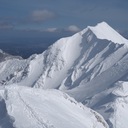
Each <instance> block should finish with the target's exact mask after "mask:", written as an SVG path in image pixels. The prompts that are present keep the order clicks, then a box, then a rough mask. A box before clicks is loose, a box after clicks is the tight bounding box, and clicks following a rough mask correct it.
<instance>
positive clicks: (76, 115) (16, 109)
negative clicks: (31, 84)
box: [0, 85, 108, 128]
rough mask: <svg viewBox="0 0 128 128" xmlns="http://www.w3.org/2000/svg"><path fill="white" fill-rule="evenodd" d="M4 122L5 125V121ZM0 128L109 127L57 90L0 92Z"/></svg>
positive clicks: (94, 113)
mask: <svg viewBox="0 0 128 128" xmlns="http://www.w3.org/2000/svg"><path fill="white" fill-rule="evenodd" d="M5 120H6V122H7V123H5V122H4V121H5ZM0 126H1V127H2V128H15V127H16V128H94V127H95V128H108V125H107V124H106V122H105V121H104V119H103V118H102V117H101V116H100V115H99V114H98V113H96V112H95V111H93V110H91V109H89V108H87V107H85V106H83V105H82V104H80V103H77V102H76V101H75V100H74V99H73V98H71V97H69V96H68V95H67V94H65V93H62V92H60V91H57V90H45V91H43V90H40V89H32V88H26V87H18V86H14V85H13V86H10V87H6V88H3V89H2V88H1V89H0Z"/></svg>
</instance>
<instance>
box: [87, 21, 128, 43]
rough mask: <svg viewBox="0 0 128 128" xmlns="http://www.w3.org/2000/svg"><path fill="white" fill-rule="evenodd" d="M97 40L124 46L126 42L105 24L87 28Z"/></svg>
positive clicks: (127, 41)
mask: <svg viewBox="0 0 128 128" xmlns="http://www.w3.org/2000/svg"><path fill="white" fill-rule="evenodd" d="M87 28H88V29H90V30H91V31H92V32H93V33H94V34H95V35H96V37H97V38H98V39H106V40H109V41H112V42H113V43H118V44H126V45H128V40H127V39H125V38H124V37H122V36H121V35H120V34H119V33H118V32H117V31H115V30H114V29H113V28H112V27H110V26H109V25H108V24H107V23H106V22H101V23H98V24H97V25H96V26H94V27H93V26H88V27H87Z"/></svg>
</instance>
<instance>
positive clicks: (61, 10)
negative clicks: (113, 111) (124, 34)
mask: <svg viewBox="0 0 128 128" xmlns="http://www.w3.org/2000/svg"><path fill="white" fill-rule="evenodd" d="M102 21H105V22H107V23H108V24H109V25H110V26H112V27H113V28H114V29H117V30H127V29H128V0H0V42H2V41H5V39H6V40H14V39H19V38H20V39H21V38H22V39H23V38H24V39H25V38H29V39H31V40H32V39H33V38H40V37H49V38H51V37H56V36H57V37H58V38H59V37H61V36H66V35H71V34H73V33H75V32H78V31H80V30H82V29H84V28H86V27H87V26H88V25H90V26H94V25H96V24H97V23H99V22H102Z"/></svg>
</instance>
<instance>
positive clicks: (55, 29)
mask: <svg viewBox="0 0 128 128" xmlns="http://www.w3.org/2000/svg"><path fill="white" fill-rule="evenodd" d="M57 30H58V29H57V28H47V29H46V30H45V31H46V32H56V31H57Z"/></svg>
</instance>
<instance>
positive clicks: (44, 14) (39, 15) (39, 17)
mask: <svg viewBox="0 0 128 128" xmlns="http://www.w3.org/2000/svg"><path fill="white" fill-rule="evenodd" d="M31 17H32V20H33V21H34V22H42V21H46V20H49V19H52V18H54V17H55V13H54V12H51V11H49V10H35V11H33V12H32V15H31Z"/></svg>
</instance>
